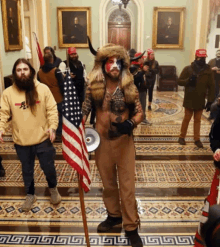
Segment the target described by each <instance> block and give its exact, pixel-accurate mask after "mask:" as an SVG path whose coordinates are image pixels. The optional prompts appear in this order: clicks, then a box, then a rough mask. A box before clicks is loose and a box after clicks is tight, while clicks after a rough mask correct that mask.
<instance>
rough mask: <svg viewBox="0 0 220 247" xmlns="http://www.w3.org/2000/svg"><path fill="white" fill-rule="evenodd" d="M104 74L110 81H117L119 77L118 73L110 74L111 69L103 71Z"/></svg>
mask: <svg viewBox="0 0 220 247" xmlns="http://www.w3.org/2000/svg"><path fill="white" fill-rule="evenodd" d="M105 74H106V76H107V77H108V78H109V79H111V80H112V81H115V82H118V81H119V78H120V73H119V74H118V75H112V74H111V71H110V72H106V71H105Z"/></svg>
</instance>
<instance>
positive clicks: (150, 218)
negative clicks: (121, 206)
mask: <svg viewBox="0 0 220 247" xmlns="http://www.w3.org/2000/svg"><path fill="white" fill-rule="evenodd" d="M189 199H191V201H190V202H189ZM23 201H24V197H17V198H13V199H11V198H9V197H6V196H5V197H2V196H1V197H0V204H1V207H0V224H1V225H20V226H21V225H26V224H27V223H28V225H34V226H43V225H44V226H46V225H48V223H50V226H69V227H71V226H72V227H73V226H75V227H77V226H83V224H82V215H81V210H80V202H79V198H78V197H63V198H62V202H61V203H60V204H59V205H58V206H54V205H52V204H50V201H49V197H38V198H37V202H36V203H35V204H34V207H33V208H32V210H31V211H29V212H27V213H22V212H21V205H22V203H23ZM203 202H204V197H193V198H190V197H188V198H187V197H185V198H182V197H176V198H173V197H166V198H162V197H161V198H160V197H158V198H155V197H154V198H151V197H141V198H140V197H137V204H138V212H139V216H140V219H141V226H142V227H148V226H160V225H161V224H163V225H167V226H171V225H173V226H177V225H178V226H189V225H190V226H196V225H197V224H198V223H197V222H198V220H199V217H200V216H201V210H202V207H203ZM85 209H86V215H87V222H88V226H92V227H96V226H97V225H98V223H99V222H100V221H102V220H104V219H105V218H106V215H107V213H106V209H105V206H104V203H103V201H102V198H92V197H86V198H85Z"/></svg>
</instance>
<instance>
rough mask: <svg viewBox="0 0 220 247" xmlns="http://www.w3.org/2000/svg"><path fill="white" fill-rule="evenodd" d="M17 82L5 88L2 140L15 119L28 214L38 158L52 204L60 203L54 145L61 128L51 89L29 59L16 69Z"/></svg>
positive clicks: (19, 62) (14, 132)
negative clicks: (58, 129)
mask: <svg viewBox="0 0 220 247" xmlns="http://www.w3.org/2000/svg"><path fill="white" fill-rule="evenodd" d="M12 74H13V80H14V83H13V85H12V86H10V87H9V88H7V89H5V90H4V92H3V94H2V98H1V111H0V113H1V121H0V141H1V142H3V139H2V135H4V133H5V126H6V122H7V121H8V119H9V118H10V117H12V138H13V141H14V143H15V149H16V152H17V155H18V157H19V159H20V161H21V164H22V175H23V180H24V185H25V190H26V194H27V196H26V200H25V202H24V204H23V205H22V207H21V209H22V211H24V212H28V211H29V210H30V209H31V208H32V206H33V204H34V202H35V201H36V195H35V188H34V160H35V156H36V155H37V157H38V159H39V161H40V166H41V168H42V169H43V171H44V174H45V176H46V179H47V182H48V186H49V191H50V194H51V200H50V201H51V203H52V204H58V203H60V201H61V196H60V194H59V192H58V190H57V187H56V186H57V179H56V170H55V166H54V157H55V149H54V147H53V145H52V143H53V141H54V140H55V137H56V134H55V133H56V129H57V126H58V112H57V105H56V101H55V99H54V97H53V95H52V93H51V91H50V89H49V88H48V87H47V86H46V85H44V84H42V83H40V82H38V81H37V80H35V79H34V77H35V70H34V68H33V67H32V66H31V65H30V63H29V62H28V61H27V60H26V59H18V60H17V61H16V62H15V64H14V67H13V70H12Z"/></svg>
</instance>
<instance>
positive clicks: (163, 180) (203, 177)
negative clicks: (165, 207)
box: [0, 160, 214, 188]
mask: <svg viewBox="0 0 220 247" xmlns="http://www.w3.org/2000/svg"><path fill="white" fill-rule="evenodd" d="M3 164H4V167H5V170H6V176H5V177H3V178H0V187H5V186H14V187H23V186H24V183H23V179H22V173H21V164H20V162H19V161H17V160H5V161H3ZM55 165H56V170H57V179H58V186H59V187H67V188H71V187H77V183H78V179H77V173H76V171H74V170H73V169H72V168H71V167H70V166H69V164H67V163H66V161H56V164H55ZM90 169H91V175H92V179H91V180H92V185H91V187H92V188H93V187H96V188H102V181H101V177H100V175H99V172H98V169H97V167H96V165H95V162H94V161H90ZM135 169H136V174H135V180H136V188H150V187H157V188H198V187H199V188H200V187H202V188H209V187H210V183H211V181H212V178H213V175H214V166H213V161H212V160H208V161H199V162H198V161H197V160H196V161H190V160H187V161H186V160H184V161H177V160H171V161H165V160H160V161H156V160H154V161H151V160H147V161H145V160H143V161H136V166H135ZM34 180H35V186H36V187H46V186H47V182H46V179H45V176H44V173H43V171H42V169H41V168H40V165H39V162H38V161H37V160H36V165H35V177H34Z"/></svg>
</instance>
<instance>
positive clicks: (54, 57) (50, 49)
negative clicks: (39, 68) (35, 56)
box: [44, 46, 62, 68]
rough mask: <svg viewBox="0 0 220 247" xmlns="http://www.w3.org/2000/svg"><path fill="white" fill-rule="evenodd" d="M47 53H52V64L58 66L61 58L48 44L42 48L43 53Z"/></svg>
mask: <svg viewBox="0 0 220 247" xmlns="http://www.w3.org/2000/svg"><path fill="white" fill-rule="evenodd" d="M47 53H52V55H53V65H54V67H57V68H59V66H60V63H62V60H61V59H60V58H59V57H57V56H56V55H55V51H54V49H53V48H52V47H50V46H46V47H45V48H44V55H45V54H47Z"/></svg>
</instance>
